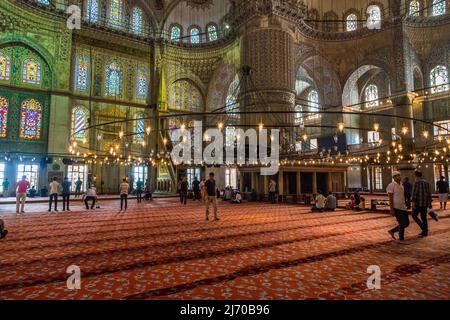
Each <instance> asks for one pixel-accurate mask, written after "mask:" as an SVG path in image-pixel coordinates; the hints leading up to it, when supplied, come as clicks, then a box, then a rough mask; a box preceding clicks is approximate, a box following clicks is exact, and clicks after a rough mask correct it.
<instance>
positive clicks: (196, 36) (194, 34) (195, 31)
mask: <svg viewBox="0 0 450 320" xmlns="http://www.w3.org/2000/svg"><path fill="white" fill-rule="evenodd" d="M189 30H190V31H189V35H190V39H191V43H193V44H198V43H200V29H199V28H198V27H191V28H190V29H189Z"/></svg>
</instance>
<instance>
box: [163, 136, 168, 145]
mask: <svg viewBox="0 0 450 320" xmlns="http://www.w3.org/2000/svg"><path fill="white" fill-rule="evenodd" d="M163 143H164V144H165V145H166V144H167V138H166V137H164V139H163Z"/></svg>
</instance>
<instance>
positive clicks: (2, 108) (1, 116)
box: [0, 96, 9, 138]
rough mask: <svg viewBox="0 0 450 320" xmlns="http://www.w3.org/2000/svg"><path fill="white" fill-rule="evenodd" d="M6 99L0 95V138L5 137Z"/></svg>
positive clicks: (6, 119) (6, 123) (6, 127)
mask: <svg viewBox="0 0 450 320" xmlns="http://www.w3.org/2000/svg"><path fill="white" fill-rule="evenodd" d="M8 108H9V103H8V100H7V99H6V98H4V97H1V96H0V138H5V137H6V133H7V129H8Z"/></svg>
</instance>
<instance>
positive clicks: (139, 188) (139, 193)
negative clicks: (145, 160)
mask: <svg viewBox="0 0 450 320" xmlns="http://www.w3.org/2000/svg"><path fill="white" fill-rule="evenodd" d="M143 185H144V183H143V182H142V181H141V178H139V179H138V181H137V182H136V196H137V202H138V203H141V202H142V187H143Z"/></svg>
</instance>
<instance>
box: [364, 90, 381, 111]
mask: <svg viewBox="0 0 450 320" xmlns="http://www.w3.org/2000/svg"><path fill="white" fill-rule="evenodd" d="M365 100H366V108H375V107H378V106H379V105H380V102H379V101H378V87H377V86H376V85H374V84H371V85H369V86H367V88H366V91H365Z"/></svg>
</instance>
